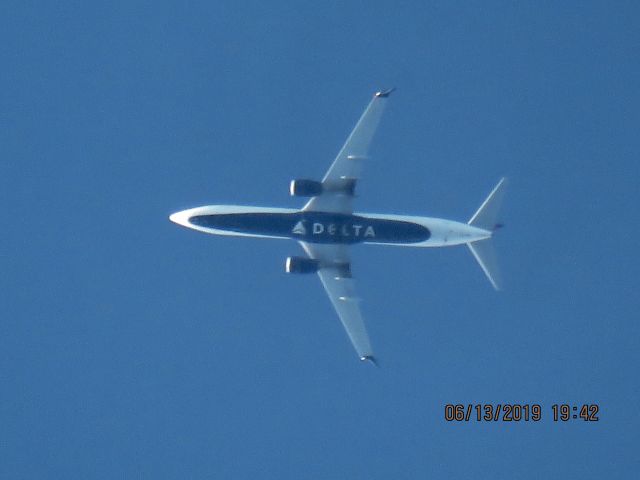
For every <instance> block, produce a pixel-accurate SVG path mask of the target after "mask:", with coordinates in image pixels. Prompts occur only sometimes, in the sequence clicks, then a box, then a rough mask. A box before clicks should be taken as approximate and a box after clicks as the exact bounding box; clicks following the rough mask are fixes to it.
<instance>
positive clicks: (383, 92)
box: [374, 87, 396, 98]
mask: <svg viewBox="0 0 640 480" xmlns="http://www.w3.org/2000/svg"><path fill="white" fill-rule="evenodd" d="M395 89H396V87H392V88H388V89H387V90H381V91H379V92H376V93H375V95H374V97H376V98H387V97H388V96H389V95H391V93H393V91H394V90H395Z"/></svg>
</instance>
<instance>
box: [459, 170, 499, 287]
mask: <svg viewBox="0 0 640 480" xmlns="http://www.w3.org/2000/svg"><path fill="white" fill-rule="evenodd" d="M506 184H507V179H506V178H504V177H503V178H501V179H500V181H499V182H498V184H497V185H496V186H495V187H494V189H493V190H492V191H491V193H490V194H489V196H488V197H487V199H486V200H485V201H484V202H483V203H482V205H480V208H479V209H478V211H477V212H476V213H475V214H474V215H473V217H471V220H469V222H468V223H469V225H471V226H473V227H478V228H482V229H483V230H487V231H489V232H491V233H493V232H494V231H495V230H497V229H498V228H500V227H502V224H501V223H499V222H498V212H499V210H500V204H501V203H502V198H503V197H504V190H505V187H506ZM467 245H468V246H469V250H471V253H472V254H473V256H474V257H475V259H476V260H477V261H478V263H479V264H480V267H481V268H482V271H483V272H484V274H485V275H486V276H487V278H488V279H489V281H490V282H491V285H493V288H495V289H496V290H500V289H501V288H502V279H501V277H500V270H499V269H498V262H497V261H496V254H495V251H494V249H493V245H492V243H491V237H489V238H486V239H484V240H479V241H476V242H472V243H467Z"/></svg>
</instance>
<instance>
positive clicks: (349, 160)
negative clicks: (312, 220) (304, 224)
mask: <svg viewBox="0 0 640 480" xmlns="http://www.w3.org/2000/svg"><path fill="white" fill-rule="evenodd" d="M392 91H393V89H390V90H386V91H383V92H377V93H376V94H375V95H374V96H373V99H372V100H371V102H370V103H369V106H367V108H366V110H365V111H364V113H363V114H362V116H361V117H360V120H358V123H357V124H356V126H355V128H354V129H353V131H352V132H351V135H349V138H347V141H346V143H345V144H344V146H343V147H342V149H341V150H340V152H339V153H338V156H337V157H336V159H335V160H334V161H333V163H332V164H331V167H329V170H328V171H327V173H326V174H325V176H324V178H323V179H322V186H323V187H324V189H323V192H322V193H321V194H320V195H318V196H317V197H313V198H312V199H311V200H309V201H308V202H307V204H306V205H305V206H304V208H303V210H304V211H323V212H335V213H352V212H353V207H352V204H353V193H354V188H355V182H356V181H357V180H358V179H359V178H360V173H361V171H362V164H363V162H364V161H365V160H366V158H367V153H368V150H369V145H370V144H371V140H372V139H373V134H374V133H375V132H376V129H377V128H378V124H379V123H380V118H381V117H382V112H383V111H384V107H385V104H386V103H387V98H388V97H389V95H390V94H391V92H392Z"/></svg>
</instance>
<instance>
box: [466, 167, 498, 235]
mask: <svg viewBox="0 0 640 480" xmlns="http://www.w3.org/2000/svg"><path fill="white" fill-rule="evenodd" d="M506 186H507V179H506V178H505V177H502V178H501V179H500V181H499V182H498V184H497V185H496V186H495V188H494V189H493V191H492V192H491V193H490V194H489V196H488V197H487V199H486V200H485V201H484V202H483V203H482V205H480V208H479V209H478V211H477V212H476V213H475V214H474V215H473V217H471V220H469V225H471V226H473V227H478V228H482V229H484V230H488V231H490V232H492V231H493V230H495V229H496V228H498V227H499V226H500V225H499V224H498V211H499V210H500V204H501V203H502V197H504V191H505V187H506Z"/></svg>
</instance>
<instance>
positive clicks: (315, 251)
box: [300, 242, 376, 364]
mask: <svg viewBox="0 0 640 480" xmlns="http://www.w3.org/2000/svg"><path fill="white" fill-rule="evenodd" d="M300 245H302V248H304V250H305V252H307V255H309V257H310V258H312V259H314V260H319V261H320V264H321V267H320V269H319V270H318V276H319V277H320V281H321V282H322V285H323V286H324V289H325V290H326V292H327V295H329V299H330V300H331V303H332V304H333V306H334V308H335V309H336V312H337V313H338V316H339V317H340V321H341V322H342V325H343V326H344V328H345V330H346V331H347V335H349V339H350V340H351V343H352V344H353V347H354V348H355V349H356V352H357V353H358V356H359V357H360V360H369V361H371V362H372V363H374V364H376V360H375V358H374V356H373V350H372V349H371V343H370V341H369V335H368V334H367V330H366V328H365V326H364V320H363V319H362V314H361V313H360V304H359V303H360V299H359V298H358V297H357V296H356V291H355V282H354V280H353V278H352V277H351V263H350V260H349V249H348V247H347V246H346V245H340V244H316V243H313V244H312V243H306V242H300Z"/></svg>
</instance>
